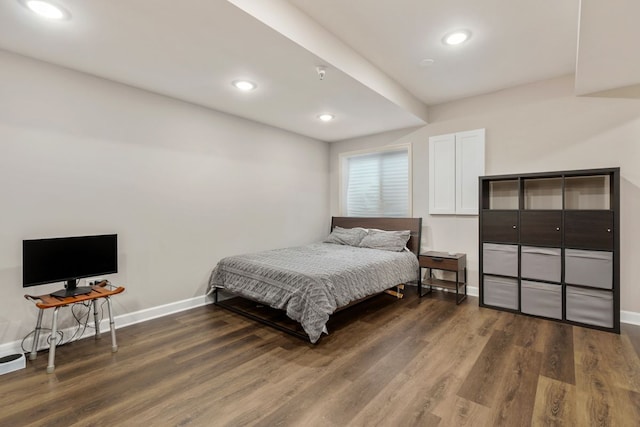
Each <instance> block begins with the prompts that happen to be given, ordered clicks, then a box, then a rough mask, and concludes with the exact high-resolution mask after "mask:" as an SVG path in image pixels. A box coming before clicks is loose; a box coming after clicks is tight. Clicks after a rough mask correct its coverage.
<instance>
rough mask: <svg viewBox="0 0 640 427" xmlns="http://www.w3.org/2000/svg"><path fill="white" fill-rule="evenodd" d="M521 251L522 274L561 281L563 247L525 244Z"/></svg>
mask: <svg viewBox="0 0 640 427" xmlns="http://www.w3.org/2000/svg"><path fill="white" fill-rule="evenodd" d="M520 251H521V252H520V262H521V264H520V276H522V277H524V278H526V279H537V280H548V281H550V282H558V283H560V281H561V280H562V279H561V277H562V276H561V271H562V258H561V255H562V249H560V248H538V247H535V246H523V247H522V248H521V249H520Z"/></svg>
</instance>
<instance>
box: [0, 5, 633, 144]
mask: <svg viewBox="0 0 640 427" xmlns="http://www.w3.org/2000/svg"><path fill="white" fill-rule="evenodd" d="M53 1H54V2H55V3H57V4H59V5H61V6H63V7H65V8H66V9H67V10H68V11H70V13H71V15H72V17H71V19H69V20H65V21H46V20H43V19H41V18H38V17H36V16H35V15H34V14H33V13H31V12H30V11H29V10H27V8H26V7H24V5H23V4H22V3H21V2H20V1H19V0H4V1H2V2H1V4H0V49H3V50H6V51H9V52H14V53H18V54H21V55H24V56H28V57H32V58H35V59H38V60H42V61H46V62H49V63H53V64H57V65H60V66H63V67H67V68H70V69H75V70H79V71H81V72H85V73H88V74H92V75H95V76H98V77H102V78H105V79H109V80H113V81H116V82H120V83H123V84H127V85H130V86H134V87H137V88H141V89H144V90H147V91H151V92H155V93H159V94H162V95H166V96H170V97H173V98H176V99H180V100H184V101H186V102H190V103H194V104H197V105H201V106H204V107H207V108H212V109H215V110H218V111H222V112H226V113H229V114H233V115H237V116H241V117H245V118H248V119H251V120H255V121H258V122H261V123H265V124H268V125H272V126H275V127H279V128H282V129H286V130H289V131H292V132H296V133H299V134H302V135H306V136H310V137H313V138H317V139H320V140H324V141H337V140H342V139H347V138H352V137H356V136H362V135H368V134H374V133H379V132H384V131H389V130H394V129H401V128H407V127H413V126H419V125H423V124H425V123H427V122H428V106H431V105H435V104H439V103H443V102H449V101H452V100H456V99H460V98H464V97H469V96H473V95H477V94H482V93H488V92H492V91H496V90H500V89H503V88H506V87H511V86H515V85H520V84H524V83H529V82H534V81H539V80H544V79H548V78H552V77H557V76H561V75H567V74H572V73H574V72H575V69H576V52H577V51H578V35H579V32H578V23H579V13H580V11H579V9H580V4H579V0H561V1H558V0H537V1H535V2H533V1H519V2H515V1H513V0H483V1H481V2H480V1H477V0H429V1H416V0H394V1H385V0H349V1H344V0H323V1H321V2H319V1H317V0H314V1H312V0H288V1H287V0H261V1H255V0H228V1H227V0H181V1H180V2H176V1H175V0H128V1H79V0H53ZM597 1H599V0H583V9H584V10H589V12H590V13H589V22H590V24H589V25H587V26H586V27H585V25H583V24H581V25H580V37H583V36H584V37H585V40H588V39H589V38H591V39H594V40H597V39H598V31H601V30H602V29H601V28H600V27H601V25H598V24H599V23H598V22H597V11H596V10H590V9H587V8H585V6H584V3H587V2H597ZM613 1H616V2H618V1H620V2H633V1H635V0H613ZM622 12H624V10H623V11H622ZM619 13H620V12H619ZM610 15H611V13H610ZM613 15H615V13H613ZM594 17H595V18H594ZM594 19H595V21H596V22H593V20H594ZM607 24H608V25H609V26H614V27H615V26H616V25H617V20H616V17H615V16H611V17H609V20H608V21H607ZM592 27H593V28H594V29H596V30H597V31H596V30H594V32H590V30H589V28H592ZM460 28H464V29H468V30H470V31H471V32H472V36H471V38H470V39H469V41H468V42H466V43H465V44H463V45H460V46H454V47H451V46H445V45H444V44H443V43H442V41H441V40H442V37H443V36H444V35H445V34H446V33H447V32H449V31H451V30H455V29H460ZM592 44H593V43H592ZM580 48H581V52H582V50H586V52H590V51H592V50H593V49H596V48H597V47H593V48H592V47H589V43H588V42H587V41H585V42H584V44H582V43H581V44H580ZM627 56H629V55H627ZM582 58H585V61H583V62H585V65H584V67H585V70H589V67H592V68H593V67H597V61H587V59H588V54H587V53H583V54H582ZM424 59H432V60H433V64H431V65H429V66H421V61H422V60H424ZM590 64H591V65H590ZM638 64H640V61H639V62H638ZM320 65H322V66H325V67H326V70H327V71H326V76H325V78H324V80H320V78H319V76H318V74H317V71H316V67H317V66H320ZM605 74H606V73H605ZM578 75H581V73H578ZM582 75H585V76H587V77H588V78H591V79H594V78H593V75H595V76H596V77H595V80H596V84H593V82H591V81H590V82H589V85H587V89H585V90H584V91H583V93H588V92H590V91H592V92H593V91H595V90H594V88H596V89H598V90H602V89H611V87H604V86H603V85H602V84H600V86H598V83H597V80H598V79H600V80H602V79H604V80H607V78H606V76H605V77H602V76H601V75H599V74H597V72H596V73H595V74H594V73H591V75H590V74H589V72H586V71H585V73H582ZM241 78H243V79H249V80H252V81H254V82H256V83H257V84H258V87H257V88H256V89H255V90H253V91H250V92H246V93H244V92H240V91H238V90H237V89H235V88H234V87H233V86H232V85H231V82H232V81H233V80H236V79H241ZM627 80H628V79H627ZM627 80H625V82H626V83H628V82H627ZM638 80H640V78H639V79H638ZM609 83H610V82H609ZM632 83H640V81H639V82H632ZM605 86H606V85H605ZM609 86H611V85H610V84H609ZM325 112H329V113H332V114H334V115H335V119H334V120H333V121H331V122H327V123H324V122H321V121H319V120H318V115H319V114H320V113H325Z"/></svg>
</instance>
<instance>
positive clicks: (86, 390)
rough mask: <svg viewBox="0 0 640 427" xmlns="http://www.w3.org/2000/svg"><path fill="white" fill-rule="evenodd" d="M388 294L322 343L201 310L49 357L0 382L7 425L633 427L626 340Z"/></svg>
mask: <svg viewBox="0 0 640 427" xmlns="http://www.w3.org/2000/svg"><path fill="white" fill-rule="evenodd" d="M411 290H412V289H409V290H408V291H409V292H408V297H407V298H405V299H404V300H396V299H394V298H392V297H390V296H387V295H381V296H379V297H376V298H374V299H372V300H369V301H367V302H365V303H362V304H360V305H359V306H356V307H353V308H352V309H350V310H348V311H346V312H343V313H339V314H337V315H336V316H335V318H334V319H332V321H331V322H330V324H329V328H330V331H331V332H332V334H331V335H329V336H327V337H324V338H323V339H322V340H321V342H320V343H319V344H318V345H316V346H313V345H311V344H308V343H305V342H302V341H300V340H298V339H296V338H294V337H291V336H288V335H285V334H283V333H281V332H278V331H275V330H273V329H271V328H268V327H266V326H263V325H259V324H256V323H254V322H252V321H250V320H248V319H245V318H243V317H240V316H238V315H236V314H233V313H230V312H228V311H225V310H222V309H220V308H217V307H214V306H206V307H201V308H197V309H193V310H189V311H186V312H182V313H179V314H176V315H172V316H167V317H164V318H160V319H156V320H152V321H148V322H145V323H142V324H138V325H133V326H129V327H126V328H122V329H119V330H118V344H119V347H120V348H119V351H118V353H116V354H111V352H110V340H109V338H108V334H105V336H104V338H103V339H102V340H99V341H94V340H93V339H85V340H82V341H79V342H75V343H72V344H68V345H65V346H63V347H60V348H59V349H58V352H57V355H56V371H55V373H54V374H51V375H48V374H46V372H45V369H46V363H47V357H46V356H47V354H46V352H40V353H39V354H38V359H37V360H36V361H35V362H27V363H28V365H27V369H24V370H21V371H17V372H13V373H10V374H6V375H3V376H1V377H0V426H11V427H14V426H27V425H37V426H89V425H91V426H94V425H95V426H140V425H146V426H176V425H179V426H186V425H189V426H218V425H228V426H242V425H258V426H278V425H294V426H346V425H350V426H459V425H469V426H472V425H473V426H498V425H504V426H528V425H534V426H542V425H544V426H547V425H557V426H560V425H562V426H592V425H593V426H595V425H597V426H638V425H640V358H639V353H640V327H637V326H629V325H623V332H622V334H621V335H615V334H610V333H606V332H600V331H595V330H591V329H585V328H580V327H573V326H570V325H564V324H561V323H556V322H552V321H546V320H542V319H536V318H531V317H525V316H517V315H513V314H510V313H505V312H500V311H495V310H489V309H481V308H479V307H478V303H477V299H475V298H469V299H468V300H467V301H465V302H463V303H462V304H461V305H459V306H456V305H455V303H454V302H453V299H452V296H451V295H443V294H439V293H436V295H435V296H427V297H425V298H422V299H419V298H417V297H416V296H415V294H414V292H411Z"/></svg>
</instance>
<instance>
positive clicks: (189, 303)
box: [0, 286, 640, 357]
mask: <svg viewBox="0 0 640 427" xmlns="http://www.w3.org/2000/svg"><path fill="white" fill-rule="evenodd" d="M467 293H468V295H469V296H474V297H477V296H478V287H476V286H469V288H468V289H467ZM212 302H213V300H212V299H211V298H209V297H207V296H206V295H202V296H199V297H195V298H189V299H186V300H182V301H176V302H172V303H169V304H164V305H160V306H157V307H151V308H147V309H144V310H139V311H134V312H132V313H126V314H121V315H119V316H115V323H116V329H118V328H123V327H125V326H130V325H135V324H136V323H141V322H146V321H147V320H152V319H157V318H158V317H163V316H168V315H170V314H174V313H179V312H181V311H185V310H189V309H192V308H196V307H201V306H203V305H207V304H211V303H212ZM620 322H622V323H628V324H631V325H640V313H636V312H634V311H620ZM90 325H91V326H92V327H91V328H87V329H86V330H85V331H84V334H82V335H81V336H79V337H77V338H76V339H75V340H79V339H82V338H88V337H92V336H93V335H94V332H93V323H90ZM74 331H75V327H72V328H67V329H65V330H63V332H64V335H65V336H72V335H73V333H74ZM100 331H101V333H102V335H103V339H105V338H106V339H110V338H109V335H108V334H109V318H108V317H106V318H103V319H102V321H101V322H100ZM48 336H49V334H48V333H43V334H42V336H41V337H40V339H39V340H38V341H39V343H38V350H43V349H46V348H49V344H48V343H47V338H48ZM75 340H74V341H75ZM21 342H22V340H19V341H13V342H8V343H4V344H0V357H2V356H3V355H8V354H16V353H22V348H21ZM26 344H27V346H28V348H31V341H30V340H27V343H26Z"/></svg>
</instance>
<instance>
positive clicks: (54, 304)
mask: <svg viewBox="0 0 640 427" xmlns="http://www.w3.org/2000/svg"><path fill="white" fill-rule="evenodd" d="M106 285H107V281H106V280H105V281H102V282H100V283H98V284H97V285H93V286H91V287H90V291H89V293H87V294H81V295H71V296H63V297H57V296H53V294H47V295H40V296H33V295H25V296H24V297H25V298H26V299H28V300H31V301H34V302H35V304H36V307H38V308H39V309H40V311H38V320H37V322H36V330H35V336H34V337H33V346H32V347H31V353H29V360H35V359H36V357H37V355H38V340H39V339H40V330H41V326H42V313H43V312H44V310H46V309H48V308H53V309H54V311H53V319H52V320H51V341H50V342H49V363H48V364H47V373H48V374H51V373H53V371H54V370H55V364H54V361H55V357H56V344H57V339H58V310H59V309H60V307H66V306H68V305H72V304H75V303H78V302H82V301H92V302H93V320H94V322H95V328H96V334H95V337H96V339H100V322H99V321H98V303H97V300H98V299H100V298H105V299H106V300H107V307H108V309H109V326H110V329H111V351H112V352H113V353H115V352H116V351H118V345H117V344H116V327H115V323H114V321H113V310H112V309H111V298H110V297H111V296H112V295H116V294H119V293H121V292H124V288H123V287H122V286H119V287H117V288H116V289H107V288H106ZM65 291H66V290H65ZM63 292H64V291H63Z"/></svg>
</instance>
